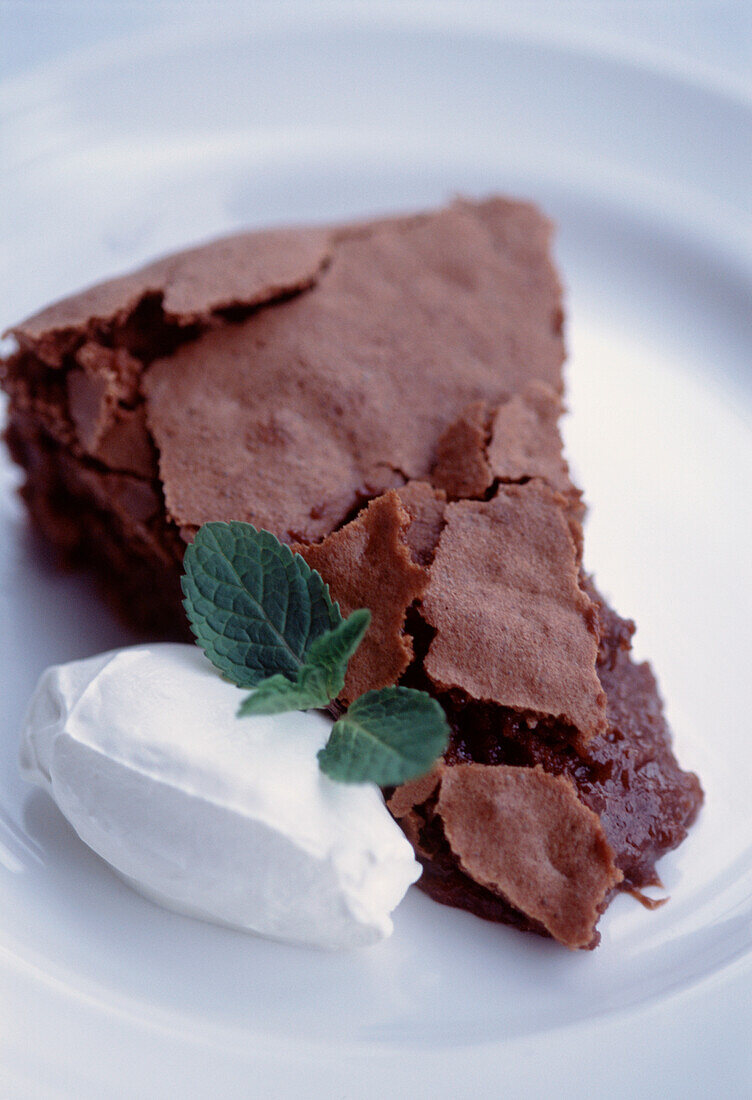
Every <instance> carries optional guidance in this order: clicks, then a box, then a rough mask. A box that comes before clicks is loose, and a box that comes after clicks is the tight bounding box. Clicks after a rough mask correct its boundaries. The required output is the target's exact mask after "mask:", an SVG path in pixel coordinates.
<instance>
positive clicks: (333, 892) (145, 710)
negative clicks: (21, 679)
mask: <svg viewBox="0 0 752 1100" xmlns="http://www.w3.org/2000/svg"><path fill="white" fill-rule="evenodd" d="M244 694H245V693H244V692H242V691H240V690H239V689H238V688H237V687H235V685H234V684H230V683H228V682H227V681H226V680H224V679H223V678H222V677H221V676H220V675H219V673H218V672H217V671H216V669H214V668H212V666H211V665H210V664H209V662H208V660H207V659H206V657H205V656H204V654H203V653H202V652H201V650H200V649H199V648H198V646H196V645H175V644H164V643H163V644H161V645H160V644H151V645H146V646H128V647H126V648H125V649H119V650H115V651H113V652H110V653H107V654H99V655H98V656H96V657H89V658H87V659H85V660H83V661H69V662H68V663H67V664H63V665H56V666H53V667H52V668H49V669H47V670H46V672H44V673H43V675H42V677H41V679H40V681H39V683H38V684H37V687H36V688H35V690H34V695H33V696H32V699H31V703H30V704H29V709H28V711H27V713H26V720H25V722H24V728H23V732H22V736H21V752H20V762H21V774H22V775H23V776H24V778H25V779H26V780H28V781H29V782H31V783H34V784H36V785H37V786H39V787H41V788H42V789H43V790H45V791H47V793H48V794H50V795H51V796H52V798H54V800H55V802H56V803H57V806H58V808H59V810H60V811H61V813H62V814H63V816H64V817H65V818H66V820H67V821H68V822H69V823H70V824H71V825H72V826H73V828H74V829H75V830H76V832H77V833H78V835H79V836H80V837H81V839H82V840H83V841H84V842H85V843H86V844H88V846H89V847H90V848H92V849H93V850H94V851H95V852H96V853H97V855H100V856H101V857H102V858H103V859H104V860H106V862H107V863H109V864H110V865H111V866H112V867H113V868H114V869H115V870H116V871H117V872H118V874H120V876H121V877H122V878H123V879H124V880H125V881H126V882H127V883H128V884H129V885H131V886H133V887H134V889H136V890H138V891H139V892H140V893H142V894H143V895H144V896H145V897H148V898H150V899H151V900H152V901H155V902H157V903H159V904H160V905H164V906H166V907H167V908H168V909H173V910H175V911H176V912H178V913H184V914H186V915H189V916H194V917H202V918H204V919H205V920H209V921H214V922H215V923H218V924H224V925H227V926H228V927H231V928H238V929H241V930H244V931H249V932H257V933H259V934H260V935H262V936H269V937H270V938H271V939H275V940H281V941H283V942H285V943H297V944H301V945H302V944H305V945H307V946H313V947H322V948H329V949H348V948H353V947H365V946H370V945H372V944H374V943H378V941H379V940H382V939H384V938H385V937H386V936H389V935H391V933H392V928H393V926H392V921H391V918H390V916H389V914H390V913H391V912H392V910H393V909H394V908H395V906H396V905H398V904H399V902H400V901H402V898H403V897H404V896H405V892H406V891H407V888H408V886H410V885H411V884H412V883H413V882H415V880H416V879H417V878H418V877H419V875H420V865H419V864H418V862H417V861H416V859H415V857H414V856H413V850H412V848H411V846H410V844H409V843H408V841H407V840H406V838H405V836H404V834H403V833H402V830H401V829H400V828H399V826H398V825H397V823H396V822H395V821H394V819H393V818H392V816H391V814H390V813H389V811H388V810H387V808H386V806H385V805H384V799H383V797H382V795H381V791H380V790H379V788H378V787H377V786H376V785H375V784H374V783H354V784H349V783H335V782H333V780H331V779H329V778H328V777H327V776H325V775H324V774H323V772H322V771H321V769H320V768H319V764H318V759H317V756H316V754H317V752H318V750H319V749H321V748H323V746H324V745H325V744H326V742H327V740H328V738H329V734H330V732H331V727H332V724H331V722H330V721H329V720H328V719H326V718H324V717H323V715H321V714H318V713H316V712H315V711H309V712H307V713H300V712H290V713H286V714H276V715H264V716H260V717H257V718H255V719H249V718H246V719H245V720H240V721H239V720H238V717H237V711H238V707H239V705H240V702H241V700H242V699H243V697H244Z"/></svg>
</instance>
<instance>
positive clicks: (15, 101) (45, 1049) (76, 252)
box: [0, 5, 752, 1098]
mask: <svg viewBox="0 0 752 1100" xmlns="http://www.w3.org/2000/svg"><path fill="white" fill-rule="evenodd" d="M354 8H355V6H354V5H349V6H348V7H345V8H340V9H339V10H335V9H332V10H331V11H329V10H323V9H322V10H317V11H316V12H314V11H313V9H310V8H303V9H300V8H296V9H287V8H280V9H274V10H272V9H266V11H267V14H266V15H265V16H264V17H263V18H262V17H261V16H258V17H253V16H250V15H249V16H245V17H244V16H242V15H241V14H239V13H238V12H237V11H235V9H230V8H227V9H226V10H225V11H224V20H223V21H222V25H221V26H219V25H218V23H219V20H218V19H216V18H215V19H213V20H209V19H207V18H204V20H203V21H201V22H200V23H197V24H196V25H194V24H188V25H186V24H185V21H183V22H182V23H181V25H180V27H179V28H177V29H176V30H175V31H174V33H169V34H167V33H165V34H162V35H152V36H150V37H149V40H142V41H139V40H134V41H132V42H123V43H121V44H120V45H119V46H118V47H117V48H113V49H112V50H110V51H104V50H99V51H98V52H97V53H93V54H91V55H89V56H85V57H82V58H78V59H77V60H76V61H75V63H66V64H61V65H58V66H57V67H55V68H48V69H46V70H45V71H44V72H43V73H41V74H37V75H36V76H35V77H34V78H33V79H26V78H24V79H19V80H17V81H15V82H14V83H13V84H9V85H6V86H5V88H4V89H0V120H1V121H2V128H3V144H4V149H5V168H4V171H3V173H2V174H1V176H0V271H2V304H1V305H0V312H1V314H2V316H1V317H0V320H1V321H2V322H4V323H10V322H11V321H13V320H16V319H17V318H18V317H19V316H21V315H22V314H24V313H25V312H27V311H30V310H32V309H33V308H35V307H38V306H41V305H42V304H44V303H45V302H46V301H47V300H48V299H50V298H51V297H53V296H55V295H60V294H62V293H65V292H67V291H70V290H73V289H74V288H76V287H77V286H78V285H80V284H82V283H84V282H87V281H91V280H93V279H96V278H99V277H101V276H104V275H107V274H110V273H112V272H115V271H117V270H120V269H124V268H127V267H129V266H131V265H133V264H135V263H137V262H140V261H142V260H144V259H146V258H147V257H149V256H151V255H153V254H154V253H157V252H160V251H163V250H165V249H168V248H172V247H174V246H179V245H183V244H186V243H188V242H190V241H194V240H197V239H200V238H204V237H206V236H209V235H211V234H214V233H216V232H219V231H222V230H227V229H230V228H232V227H234V226H239V225H245V224H260V223H267V222H272V221H289V220H305V219H309V218H316V219H319V218H320V219H323V218H330V217H331V218H341V217H343V216H347V215H351V214H352V215H355V214H363V213H371V212H376V211H382V210H392V209H409V208H413V207H421V206H425V205H430V204H434V203H437V202H440V201H442V200H444V199H446V198H447V197H448V196H450V195H451V194H452V193H454V192H457V191H464V192H469V193H472V194H480V193H485V192H490V191H496V190H501V191H506V192H510V193H514V194H518V195H522V196H531V197H533V198H535V199H536V200H538V201H540V202H541V203H542V204H543V206H544V207H545V209H546V210H548V211H549V212H550V213H551V214H552V215H553V216H554V217H555V219H556V220H557V221H558V223H559V225H560V235H559V238H558V241H557V246H556V250H557V255H558V260H559V263H560V266H561V269H562V272H563V275H564V278H565V281H566V284H567V289H568V294H567V297H568V312H569V318H570V321H569V343H570V348H571V362H570V366H569V386H570V389H569V395H570V404H571V406H572V407H573V410H574V412H573V415H572V417H571V418H570V419H569V421H568V423H567V425H566V433H567V439H568V443H569V449H570V453H571V456H572V459H573V463H574V467H575V471H576V474H577V476H578V478H579V479H580V481H581V483H583V484H584V485H585V487H586V490H587V495H588V499H589V501H590V503H591V506H592V511H591V516H590V520H589V524H588V532H587V560H588V562H589V563H590V564H591V566H592V567H594V568H595V569H596V570H597V575H598V579H599V581H600V583H601V585H602V586H603V587H604V588H605V590H606V592H607V593H609V595H611V596H612V597H613V599H614V601H615V603H616V606H617V607H618V608H619V609H620V610H622V611H624V612H626V613H629V614H632V615H634V616H635V618H637V620H638V622H639V624H640V632H639V634H638V640H637V650H638V653H639V654H640V655H648V654H649V655H650V657H651V659H653V661H654V663H655V666H656V668H657V669H658V671H659V674H660V678H661V683H662V686H663V689H664V693H665V695H666V697H667V699H668V710H669V717H670V719H671V721H672V724H673V726H674V729H675V733H676V743H677V749H678V754H679V757H680V759H681V761H682V763H684V764H685V765H687V766H691V767H695V768H696V769H697V770H698V771H699V772H700V773H701V775H702V778H703V782H704V784H705V788H706V792H707V804H706V807H705V809H704V810H703V812H702V816H701V819H700V821H699V822H698V824H697V826H696V827H695V828H694V829H693V830H692V833H691V835H690V837H689V839H688V841H687V842H686V843H685V844H684V845H683V846H682V847H681V848H680V849H679V851H678V852H676V853H674V854H672V855H671V856H669V857H668V858H666V859H665V860H664V861H663V863H662V864H661V873H662V875H663V878H664V880H665V883H666V887H667V889H668V891H669V893H670V894H671V895H672V900H671V902H670V904H669V905H667V906H665V907H664V908H662V909H660V910H658V911H657V912H654V913H649V912H646V911H645V910H644V909H642V908H641V907H640V906H639V905H637V904H636V903H635V902H634V901H632V900H631V899H630V898H628V897H622V898H619V899H617V901H616V902H615V904H614V905H613V906H612V908H611V909H610V910H609V912H608V913H607V915H606V916H605V918H604V919H603V921H602V923H601V928H602V932H603V942H602V945H601V947H600V948H599V949H598V950H597V951H596V952H595V953H592V954H591V953H578V954H569V953H567V952H566V951H563V950H562V949H561V948H559V947H556V946H555V945H554V944H552V943H550V942H547V941H544V940H539V939H537V938H535V937H529V936H528V937H525V936H522V935H520V934H518V933H516V932H514V931H511V930H509V929H506V928H503V927H496V926H493V925H489V924H485V923H483V922H481V921H478V920H476V919H475V918H473V917H470V916H468V915H466V914H463V913H460V912H457V911H453V910H450V909H445V908H442V907H440V906H438V905H435V904H434V903H433V902H431V901H430V900H429V899H427V898H426V897H424V896H423V895H421V894H420V893H418V892H417V891H412V892H411V894H410V896H409V897H408V898H407V900H406V901H405V902H404V904H403V905H402V907H401V908H400V909H399V910H398V912H397V914H396V932H395V934H394V937H393V938H392V939H391V940H390V941H388V942H387V943H385V944H383V945H380V946H378V947H376V948H373V949H370V950H366V951H362V952H360V953H356V954H349V955H324V954H318V953H314V952H310V951H305V950H300V949H293V948H288V947H284V946H279V945H275V944H270V943H266V942H263V941H261V940H256V939H253V938H251V937H247V936H243V935H241V934H237V933H233V932H230V931H227V930H223V929H219V928H215V927H212V926H210V925H205V924H201V923H198V922H193V921H190V920H187V919H183V918H180V917H177V916H175V915H172V914H169V913H167V912H164V911H162V910H160V909H158V908H156V907H154V906H152V905H150V904H149V903H148V902H146V901H144V900H143V899H141V898H140V897H137V896H136V895H135V894H132V893H131V892H130V891H129V890H128V889H127V888H126V887H125V886H123V885H122V884H121V883H120V882H119V881H118V880H116V879H115V878H114V876H112V875H111V874H110V872H109V871H108V869H107V868H106V867H105V866H104V865H103V864H102V863H100V862H99V861H98V860H97V859H96V857H95V856H93V855H92V854H91V853H90V852H89V851H88V850H87V849H86V848H84V847H83V845H82V844H80V843H79V842H78V841H77V839H76V837H75V836H74V835H73V833H72V832H71V830H70V829H69V828H68V827H67V826H66V825H65V824H64V822H63V821H62V819H61V818H60V817H59V815H58V814H57V811H56V810H55V808H54V806H53V805H52V803H51V802H50V801H48V800H47V798H46V797H44V796H43V795H42V794H40V793H34V792H29V791H28V790H27V789H25V788H24V787H23V785H22V783H21V781H20V780H19V779H18V777H17V774H16V769H15V751H16V738H17V730H18V725H19V721H20V716H21V713H22V708H23V705H24V703H25V700H26V698H27V697H28V694H29V692H30V690H31V688H32V686H33V683H34V681H35V678H36V676H37V675H38V673H39V672H40V671H41V670H42V668H43V667H44V666H45V665H47V664H48V663H50V662H51V661H54V660H65V659H69V658H73V657H79V656H82V655H84V654H88V653H92V652H94V651H96V650H99V649H102V648H105V647H107V646H112V645H115V644H119V643H121V642H123V641H127V640H129V639H128V638H127V636H126V635H125V634H124V632H123V630H122V628H120V627H119V626H118V625H117V624H116V623H115V622H113V621H112V620H111V618H110V617H109V616H108V614H107V613H106V612H105V611H104V610H103V608H102V606H101V605H100V604H99V602H98V601H97V599H96V598H95V597H94V596H93V595H92V593H91V591H90V589H89V586H88V584H87V583H86V582H84V581H81V580H80V579H78V578H76V577H71V576H63V575H61V574H59V573H58V572H56V571H55V569H54V568H52V567H51V565H50V563H49V561H48V558H47V555H46V554H45V551H44V549H43V548H42V547H40V546H39V545H38V544H37V543H36V542H35V541H34V540H33V539H32V538H31V536H30V535H29V533H28V532H27V529H26V526H25V522H24V518H23V514H22V510H21V508H20V506H19V505H18V503H17V502H16V500H15V499H14V496H13V493H12V491H11V489H12V485H13V484H14V483H15V480H16V479H15V475H14V474H13V473H12V471H11V469H10V466H9V464H8V463H7V462H5V464H4V465H3V466H2V468H1V475H2V481H3V486H2V494H1V495H0V601H2V602H1V603H0V621H2V623H3V629H2V637H1V638H0V676H1V677H2V679H1V681H0V683H1V686H0V693H1V697H2V727H1V728H0V753H1V754H2V760H1V761H0V815H1V816H0V890H1V891H2V895H1V897H2V901H1V903H0V1005H2V1006H4V1015H5V1019H4V1021H3V1027H2V1032H1V1033H0V1066H2V1069H0V1083H2V1085H3V1087H4V1092H3V1095H9V1096H13V1097H16V1096H26V1095H29V1096H46V1095H56V1096H66V1097H68V1096H69V1097H76V1098H88V1097H92V1098H93V1097H102V1096H107V1097H110V1096H134V1097H135V1096H148V1097H162V1096H165V1097H167V1096H170V1097H174V1096H190V1097H194V1096H195V1097H204V1096H207V1097H208V1096H275V1097H277V1096H301V1095H306V1096H322V1097H323V1096H326V1097H329V1096H347V1097H370V1096H377V1095H378V1096H381V1095H382V1094H384V1093H385V1092H388V1093H389V1094H391V1095H405V1096H407V1095H409V1096H413V1097H420V1096H428V1095H433V1096H435V1095H439V1096H465V1095H471V1094H478V1095H482V1096H485V1095H497V1094H506V1095H511V1096H523V1095H533V1096H535V1095H545V1094H549V1095H551V1094H553V1095H564V1096H575V1095H580V1094H581V1093H582V1092H584V1091H587V1092H588V1093H590V1094H593V1095H604V1096H605V1095H610V1096H632V1095H634V1094H635V1093H636V1092H637V1090H642V1091H648V1092H649V1091H650V1090H651V1089H655V1090H656V1091H658V1092H660V1094H661V1095H663V1096H673V1095H677V1096H678V1095H683V1096H693V1095H696V1096H700V1095H709V1094H712V1095H748V1094H749V1091H750V1089H752V1067H751V1065H750V1055H749V1034H750V1026H751V1025H752V1009H751V1005H752V955H751V953H750V948H751V947H752V815H750V812H749V793H748V792H749V775H750V771H751V770H752V738H750V730H749V724H750V719H749V714H750V709H751V708H750V704H751V703H752V699H751V698H750V687H749V684H750V657H752V637H751V633H750V623H752V585H750V569H749V546H750V542H751V539H750V536H752V530H751V529H750V508H749V503H750V487H751V486H752V432H751V431H750V416H751V411H752V376H751V375H750V368H749V363H750V352H751V351H752V333H751V332H750V327H749V290H750V274H751V268H750V255H752V252H751V250H750V234H749V227H750V206H749V192H750V188H749V178H748V175H749V173H748V162H747V157H748V154H749V137H750V126H751V123H752V108H751V106H750V103H749V102H747V101H745V100H744V99H743V98H742V97H741V96H740V95H736V94H734V93H733V92H732V90H730V89H724V88H723V87H722V86H720V85H718V86H713V85H711V84H709V83H707V82H705V83H700V82H698V81H696V80H693V79H692V78H691V76H689V75H687V76H685V75H684V74H682V73H677V72H669V71H663V70H661V69H660V68H658V67H656V66H655V65H651V64H648V63H647V62H646V61H645V60H644V59H643V60H642V61H640V62H639V63H638V62H637V61H632V60H629V59H627V58H622V57H619V56H617V55H616V54H615V53H613V52H612V53H611V54H605V53H599V52H598V51H596V50H594V49H590V48H588V47H586V46H580V45H578V44H577V43H575V42H572V41H570V42H565V41H563V40H547V39H546V38H545V37H544V36H541V35H540V34H537V33H535V28H534V27H532V28H530V29H529V33H528V32H527V31H525V30H524V29H523V28H521V26H520V25H517V26H516V27H514V28H511V27H507V28H505V27H504V26H502V25H501V21H500V19H498V18H496V19H491V18H490V17H489V20H488V22H484V21H483V20H482V19H480V18H478V19H476V20H475V22H474V23H473V24H472V25H470V24H467V25H466V26H465V27H464V28H463V27H462V26H460V25H459V21H460V19H461V18H463V17H462V16H461V15H460V13H459V9H457V8H456V7H455V9H454V14H453V13H452V12H445V13H444V16H443V17H442V19H441V20H438V18H437V17H436V12H434V14H433V16H432V17H431V18H432V19H433V23H432V24H431V25H429V23H428V22H424V17H423V15H422V14H421V13H422V10H423V9H422V8H420V7H411V6H409V5H402V6H401V7H400V8H397V7H391V6H388V7H384V6H383V5H382V6H380V8H379V9H374V11H373V13H372V12H371V9H370V8H366V7H363V6H358V12H357V16H356V15H355V14H352V12H353V11H354ZM231 11H232V12H233V14H232V17H231V16H230V12H231ZM426 19H428V17H426ZM212 22H213V23H214V25H212Z"/></svg>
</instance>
